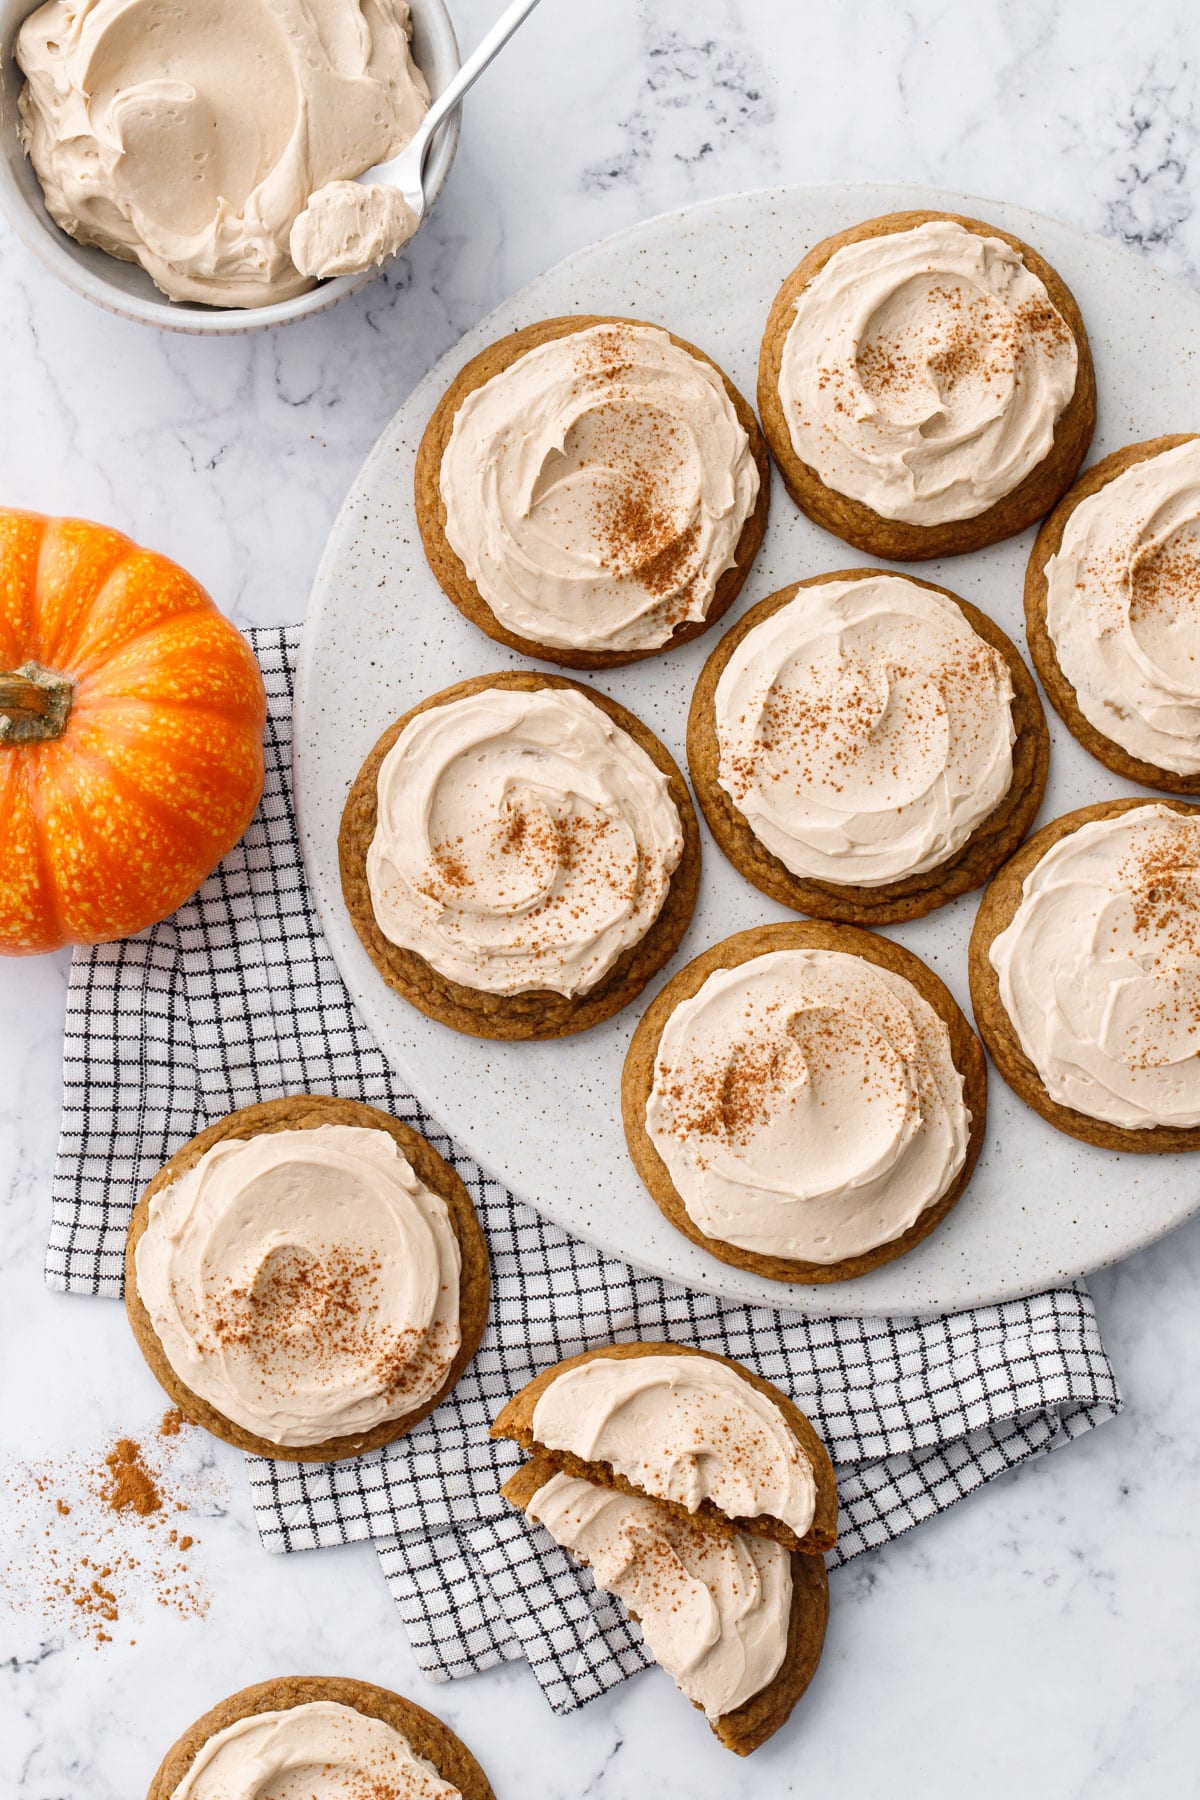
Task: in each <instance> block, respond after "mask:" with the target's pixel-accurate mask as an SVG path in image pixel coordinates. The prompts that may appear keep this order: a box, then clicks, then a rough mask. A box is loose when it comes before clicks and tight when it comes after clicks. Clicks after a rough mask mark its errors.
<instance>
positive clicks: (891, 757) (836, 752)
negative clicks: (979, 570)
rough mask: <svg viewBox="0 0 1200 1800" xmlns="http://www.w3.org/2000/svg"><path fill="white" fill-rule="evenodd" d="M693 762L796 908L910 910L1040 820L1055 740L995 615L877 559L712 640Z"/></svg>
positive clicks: (774, 890) (855, 913) (984, 873)
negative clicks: (717, 640) (883, 567)
mask: <svg viewBox="0 0 1200 1800" xmlns="http://www.w3.org/2000/svg"><path fill="white" fill-rule="evenodd" d="M687 743H688V763H689V765H690V768H691V773H692V782H693V785H694V787H695V789H696V796H697V798H698V800H699V801H700V805H701V807H702V809H703V811H704V815H705V817H706V818H707V820H708V823H709V825H710V827H711V829H712V833H713V836H714V837H715V838H716V840H717V842H718V844H719V845H720V846H721V848H722V850H723V851H724V852H725V854H726V856H728V858H729V860H730V861H731V862H732V863H733V864H734V866H735V867H736V868H737V869H739V870H740V871H741V873H742V874H743V875H745V876H746V878H747V879H748V880H749V881H752V882H753V883H754V885H755V886H756V887H758V888H761V889H762V891H763V892H764V893H765V894H769V895H770V896H771V898H772V899H773V900H778V901H780V902H781V903H782V904H783V905H784V906H792V907H795V908H796V910H797V911H798V912H806V913H813V914H815V915H816V916H817V917H818V918H827V919H841V920H845V921H847V922H850V923H854V924H864V925H866V924H886V923H889V922H892V921H894V920H897V919H913V918H917V917H919V916H920V915H921V914H922V913H927V912H929V911H931V910H932V909H933V908H934V907H936V906H942V905H944V904H945V902H946V901H948V900H952V899H954V898H955V896H956V895H958V894H962V893H965V892H966V891H967V889H969V888H972V887H977V886H979V884H980V883H981V882H984V881H986V880H987V879H988V877H989V876H990V875H992V874H994V872H995V871H996V869H998V868H999V866H1000V864H1001V863H1002V862H1003V861H1004V859H1005V857H1006V856H1008V855H1010V854H1011V852H1012V851H1013V850H1014V849H1015V848H1016V846H1017V845H1018V844H1019V843H1020V841H1021V839H1022V838H1023V837H1024V835H1025V833H1026V832H1027V831H1028V829H1029V827H1030V826H1031V825H1032V823H1033V820H1034V817H1035V815H1036V813H1037V809H1038V806H1039V805H1040V803H1041V798H1042V793H1043V791H1044V789H1045V785H1046V770H1047V765H1048V762H1049V755H1050V739H1049V734H1048V732H1047V730H1046V721H1045V718H1044V716H1043V714H1042V707H1041V702H1040V701H1039V699H1038V695H1037V689H1036V687H1035V686H1034V682H1033V678H1032V676H1031V675H1030V674H1029V671H1028V670H1027V669H1026V667H1025V665H1024V663H1023V662H1022V661H1021V658H1020V656H1019V655H1018V653H1017V650H1016V648H1015V646H1014V645H1013V644H1012V643H1010V641H1009V639H1008V638H1007V637H1006V636H1005V635H1004V633H1003V632H1002V631H1001V630H1000V629H999V627H998V626H996V625H994V624H993V623H992V621H991V620H990V619H989V618H987V617H986V615H985V614H983V613H981V612H979V611H977V610H976V608H975V607H973V606H971V605H969V604H968V603H967V602H966V601H965V600H960V599H959V598H958V597H957V596H956V595H954V594H951V593H948V592H947V590H946V589H945V588H939V587H934V586H933V585H932V584H931V583H929V582H925V581H917V580H915V579H914V578H913V577H912V576H908V575H894V574H891V573H890V572H888V571H886V570H880V569H846V570H843V571H840V572H839V573H837V574H834V575H816V576H813V577H812V578H811V579H810V580H808V581H801V582H797V583H795V584H794V585H793V586H791V587H788V588H783V589H781V590H780V592H779V593H777V594H772V595H770V596H769V597H768V598H767V599H766V600H761V601H759V603H758V605H757V606H753V607H751V608H750V611H749V612H748V613H746V614H745V616H744V617H743V618H741V619H739V620H738V622H737V624H736V625H735V626H734V627H733V629H732V630H731V631H728V632H727V633H726V634H725V636H724V637H723V638H722V639H721V641H720V643H719V644H718V645H717V646H716V648H715V650H714V651H713V652H712V654H711V656H710V657H709V659H708V661H707V663H706V664H705V665H704V669H703V671H702V673H701V676H700V680H699V682H698V683H697V686H696V692H695V694H694V696H693V699H692V706H691V712H690V714H689V718H688V735H687Z"/></svg>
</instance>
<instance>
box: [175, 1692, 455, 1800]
mask: <svg viewBox="0 0 1200 1800" xmlns="http://www.w3.org/2000/svg"><path fill="white" fill-rule="evenodd" d="M374 1795H378V1796H379V1800H391V1796H393V1795H394V1796H395V1800H462V1794H461V1791H460V1790H459V1789H458V1788H456V1787H453V1786H452V1785H451V1783H450V1782H448V1781H443V1780H442V1777H441V1776H440V1775H439V1774H438V1772H437V1770H436V1769H435V1768H434V1766H433V1764H432V1763H429V1762H426V1760H425V1758H424V1757H423V1756H418V1755H417V1753H416V1751H415V1750H414V1749H413V1747H412V1745H411V1744H410V1743H409V1742H408V1739H407V1738H405V1737H404V1736H403V1735H402V1734H401V1733H400V1732H398V1731H397V1730H396V1728H395V1727H394V1726H393V1725H389V1724H388V1723H387V1721H386V1720H384V1719H374V1718H371V1717H370V1716H369V1715H368V1714H367V1713H360V1712H356V1711H355V1710H354V1708H353V1707H352V1706H342V1705H340V1704H338V1702H336V1701H332V1700H310V1701H308V1702H307V1703H305V1704H304V1705H302V1706H290V1707H287V1708H285V1709H284V1710H282V1711H280V1712H262V1713H252V1714H250V1716H249V1717H248V1718H245V1719H235V1721H234V1723H233V1724H232V1725H227V1726H226V1727H225V1729H224V1730H223V1731H218V1732H216V1733H214V1735H213V1736H212V1737H210V1738H209V1740H208V1742H207V1743H206V1744H205V1745H203V1747H202V1748H201V1749H200V1750H199V1751H198V1752H197V1755H196V1759H195V1761H194V1762H193V1763H192V1766H191V1768H190V1769H189V1770H188V1772H187V1774H186V1775H185V1776H184V1778H183V1780H182V1781H181V1782H180V1783H179V1785H178V1787H176V1788H175V1789H174V1790H173V1792H172V1794H171V1800H368V1796H374Z"/></svg>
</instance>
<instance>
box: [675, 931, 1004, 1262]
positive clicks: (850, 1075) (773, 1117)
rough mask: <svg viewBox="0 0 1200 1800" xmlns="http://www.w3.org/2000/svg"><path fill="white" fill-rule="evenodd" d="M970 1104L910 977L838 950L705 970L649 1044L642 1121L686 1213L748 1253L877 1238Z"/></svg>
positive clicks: (913, 1212) (864, 1247) (851, 1250)
mask: <svg viewBox="0 0 1200 1800" xmlns="http://www.w3.org/2000/svg"><path fill="white" fill-rule="evenodd" d="M970 1117H971V1115H970V1113H969V1111H968V1109H967V1106H966V1103H965V1101H964V1099H963V1081H962V1076H961V1075H960V1074H959V1072H958V1070H957V1068H956V1067H955V1065H954V1059H953V1056H952V1054H951V1047H950V1033H949V1030H948V1028H947V1026H946V1024H945V1021H944V1020H943V1019H941V1018H939V1016H938V1014H937V1013H936V1012H934V1010H933V1008H932V1007H931V1006H930V1004H929V1002H928V1001H927V1000H926V999H925V998H924V997H923V996H922V995H921V994H919V993H918V992H917V990H916V988H915V987H914V986H913V984H912V983H911V981H909V980H907V979H906V978H905V977H904V976H903V975H898V974H896V973H895V971H894V970H892V969H886V968H883V967H881V966H880V965H878V964H877V963H872V962H867V961H866V960H865V958H863V957H861V956H853V955H847V954H846V953H845V952H844V951H840V950H817V949H813V950H799V949H798V950H773V951H768V952H767V953H765V954H764V955H762V956H755V957H752V958H751V959H750V960H749V961H748V962H743V963H739V964H738V965H737V966H736V967H734V968H730V969H717V970H715V971H714V972H713V973H712V974H711V975H709V976H708V977H707V978H706V979H705V981H704V983H703V984H702V986H701V987H700V989H699V990H698V992H697V993H695V994H694V995H693V996H692V997H691V999H690V1000H684V1001H681V1002H680V1004H679V1005H678V1006H677V1007H676V1008H675V1010H674V1011H673V1012H672V1013H671V1015H670V1017H669V1018H668V1020H667V1023H666V1025H665V1027H664V1029H663V1033H662V1037H661V1038H660V1040H659V1046H658V1052H657V1055H656V1056H655V1060H654V1073H653V1079H652V1082H651V1088H650V1094H649V1098H648V1100H647V1103H646V1130H647V1132H648V1133H649V1136H650V1140H651V1142H652V1143H653V1145H654V1148H655V1149H656V1150H657V1152H658V1154H659V1156H660V1157H661V1158H662V1160H663V1163H664V1164H665V1165H666V1169H667V1172H668V1174H669V1175H670V1177H671V1181H672V1183H673V1184H674V1187H675V1190H676V1192H677V1193H678V1195H679V1198H680V1200H681V1201H682V1203H683V1206H684V1208H685V1209H686V1211H687V1213H688V1216H689V1217H690V1218H691V1219H692V1220H693V1221H694V1222H695V1223H696V1224H697V1225H698V1226H699V1227H700V1229H701V1230H702V1231H703V1232H704V1233H705V1234H706V1235H707V1236H709V1237H713V1238H719V1239H720V1240H721V1241H722V1242H724V1243H727V1244H734V1245H737V1246H738V1247H739V1248H741V1249H743V1250H752V1251H755V1252H757V1253H758V1254H759V1255H763V1256H778V1257H785V1258H787V1259H789V1260H791V1261H798V1262H811V1263H835V1262H841V1261H842V1260H843V1259H844V1258H846V1257H852V1256H862V1255H864V1254H865V1253H866V1252H867V1251H869V1250H874V1249H876V1248H878V1246H880V1245H881V1244H890V1243H892V1242H894V1241H895V1239H896V1238H898V1237H902V1236H903V1235H904V1233H905V1232H906V1231H907V1230H908V1229H909V1228H910V1226H912V1225H915V1224H916V1222H917V1220H918V1219H919V1218H920V1216H921V1214H922V1213H923V1212H924V1211H925V1210H926V1209H927V1208H928V1207H930V1206H933V1205H934V1204H935V1203H936V1202H937V1201H938V1200H940V1199H941V1197H942V1195H943V1194H944V1193H945V1192H946V1190H947V1189H948V1188H949V1187H950V1185H951V1183H952V1182H953V1181H954V1179H955V1177H956V1176H957V1174H958V1172H959V1170H960V1169H961V1168H962V1166H963V1163H964V1162H965V1160H966V1155H967V1144H968V1137H969V1126H970Z"/></svg>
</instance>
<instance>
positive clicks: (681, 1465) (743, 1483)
mask: <svg viewBox="0 0 1200 1800" xmlns="http://www.w3.org/2000/svg"><path fill="white" fill-rule="evenodd" d="M493 1435H494V1436H502V1437H511V1438H515V1439H516V1441H517V1442H518V1443H519V1444H521V1446H522V1448H524V1449H525V1450H527V1451H529V1452H530V1453H531V1454H530V1460H529V1461H528V1462H526V1463H525V1464H524V1465H523V1466H522V1467H521V1468H520V1469H518V1471H517V1472H516V1474H515V1475H513V1476H511V1477H510V1479H509V1480H508V1481H507V1482H506V1483H505V1485H504V1487H503V1488H502V1490H501V1492H502V1493H503V1495H504V1497H505V1499H506V1500H508V1501H509V1502H510V1504H511V1505H513V1506H515V1507H518V1508H519V1509H520V1510H521V1511H522V1512H524V1513H525V1515H526V1517H527V1518H529V1519H530V1520H532V1521H534V1522H535V1523H537V1524H540V1525H542V1526H543V1527H544V1528H545V1529H546V1530H547V1531H548V1532H549V1533H550V1535H551V1536H552V1537H553V1538H554V1540H555V1541H556V1542H557V1543H558V1544H560V1545H561V1546H562V1547H563V1548H564V1549H565V1550H566V1551H567V1552H568V1554H569V1555H571V1556H572V1557H573V1558H574V1559H575V1560H576V1561H577V1562H580V1563H582V1564H584V1565H585V1566H586V1567H588V1568H589V1569H590V1570H591V1572H592V1575H593V1577H594V1579H595V1581H596V1584H597V1586H598V1587H600V1588H602V1589H604V1590H605V1591H606V1592H608V1593H611V1594H613V1595H614V1596H615V1597H616V1598H617V1599H619V1600H620V1601H621V1602H622V1603H623V1604H624V1606H625V1607H626V1609H627V1610H628V1612H629V1613H630V1616H631V1617H632V1618H633V1619H635V1620H636V1621H637V1622H638V1624H639V1625H640V1626H641V1629H642V1633H643V1636H644V1638H645V1641H646V1646H647V1648H648V1650H649V1651H650V1653H651V1655H652V1656H654V1658H655V1660H656V1661H657V1662H658V1663H660V1665H661V1666H662V1667H663V1668H664V1669H665V1670H666V1671H667V1673H668V1674H670V1675H671V1676H672V1678H673V1679H674V1680H675V1682H676V1683H677V1685H678V1686H679V1687H680V1688H681V1689H682V1691H683V1692H684V1693H685V1694H686V1695H687V1697H688V1698H689V1699H690V1700H691V1701H692V1703H693V1705H695V1706H696V1707H698V1708H699V1709H700V1710H701V1711H702V1712H703V1713H704V1714H705V1716H706V1718H707V1719H708V1722H709V1724H710V1726H711V1728H712V1730H713V1731H714V1732H715V1733H716V1735H717V1737H718V1738H719V1739H720V1740H721V1742H722V1743H723V1744H725V1745H726V1747H727V1748H728V1749H731V1750H733V1751H736V1752H737V1754H738V1755H741V1756H745V1755H748V1754H749V1753H750V1751H752V1750H754V1749H756V1748H757V1747H758V1746H759V1745H760V1744H761V1743H763V1742H765V1740H766V1739H767V1738H768V1737H770V1736H771V1735H772V1733H773V1732H775V1731H777V1730H778V1729H779V1727H780V1726H781V1725H782V1724H783V1723H784V1721H785V1720H786V1719H787V1717H788V1715H789V1714H790V1713H791V1710H792V1708H793V1706H794V1705H795V1704H796V1701H797V1700H798V1699H799V1698H800V1696H801V1694H802V1693H803V1692H804V1690H805V1688H807V1686H808V1684H809V1682H810V1681H811V1679H812V1677H813V1674H814V1673H815V1671H816V1667H817V1664H818V1662H819V1660H820V1656H821V1648H822V1644H823V1642H824V1637H825V1626H826V1621H827V1618H828V1613H829V1589H828V1582H827V1579H826V1574H825V1565H824V1562H823V1560H822V1556H821V1552H822V1551H823V1550H825V1549H828V1548H830V1547H831V1546H832V1545H833V1543H834V1541H835V1538H836V1531H837V1492H836V1487H835V1483H834V1476H833V1468H832V1465H831V1464H830V1462H829V1458H828V1455H827V1453H826V1451H825V1448H824V1446H823V1444H822V1443H821V1441H820V1439H819V1437H818V1436H817V1434H816V1432H815V1431H814V1430H813V1428H812V1426H811V1425H810V1424H809V1422H808V1420H807V1419H806V1418H805V1417H804V1415H803V1413H801V1412H800V1411H799V1409H798V1408H797V1407H796V1406H795V1405H794V1403H793V1402H792V1401H791V1400H789V1399H788V1397H787V1396H786V1395H785V1394H782V1393H780V1391H779V1390H778V1389H777V1388H775V1387H773V1386H772V1385H771V1384H770V1383H769V1382H766V1381H764V1380H762V1378H761V1377H760V1376H757V1375H755V1374H754V1373H753V1372H752V1371H751V1370H749V1369H746V1368H744V1367H743V1366H742V1365H741V1364H740V1363H736V1362H733V1361H731V1360H729V1359H728V1358H725V1357H721V1356H717V1355H714V1354H713V1353H711V1352H708V1351H701V1350H696V1349H694V1348H692V1347H690V1346H685V1345H677V1344H651V1343H637V1344H613V1345H607V1346H604V1347H602V1348H599V1349H596V1350H591V1351H588V1352H586V1353H585V1354H584V1355H583V1356H577V1357H572V1358H570V1359H569V1360H567V1361H566V1362H562V1363H558V1364H556V1365H555V1367H553V1368H551V1369H547V1370H544V1371H543V1372H542V1374H541V1375H539V1376H538V1377H537V1378H536V1379H535V1380H534V1381H532V1382H530V1383H529V1385H528V1386H527V1387H525V1388H524V1389H522V1391H521V1392H520V1393H519V1394H517V1395H516V1396H515V1397H514V1399H512V1400H510V1401H509V1403H508V1405H507V1406H506V1407H505V1408H504V1410H503V1411H502V1412H501V1414H500V1416H499V1418H498V1419H497V1421H496V1423H495V1425H494V1426H493Z"/></svg>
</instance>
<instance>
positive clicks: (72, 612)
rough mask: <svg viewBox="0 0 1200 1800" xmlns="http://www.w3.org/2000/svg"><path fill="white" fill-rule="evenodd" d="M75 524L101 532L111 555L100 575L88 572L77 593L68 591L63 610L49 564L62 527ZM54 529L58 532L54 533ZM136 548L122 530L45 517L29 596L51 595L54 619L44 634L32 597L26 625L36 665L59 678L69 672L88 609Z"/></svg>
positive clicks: (63, 533)
mask: <svg viewBox="0 0 1200 1800" xmlns="http://www.w3.org/2000/svg"><path fill="white" fill-rule="evenodd" d="M79 524H85V525H88V526H89V527H90V529H91V530H93V531H99V532H101V533H103V535H104V537H105V538H106V539H108V540H114V541H110V542H109V543H108V544H107V548H108V549H109V550H111V551H112V552H113V555H112V560H111V561H109V562H107V563H105V564H103V567H102V572H101V573H99V574H96V572H95V570H88V572H87V574H88V579H87V581H86V582H85V583H83V584H82V585H81V586H80V587H79V588H78V590H77V591H74V592H72V594H71V596H70V603H69V605H68V606H67V607H66V608H65V609H64V608H63V607H61V606H60V605H59V600H60V588H61V586H62V583H61V581H60V580H59V579H58V578H57V576H55V578H54V579H51V574H52V571H51V567H50V564H51V562H52V560H53V558H54V555H55V553H56V552H57V551H59V550H60V546H61V545H62V543H63V540H64V538H66V536H67V533H66V531H65V530H64V529H63V528H64V527H66V526H77V525H79ZM55 527H58V529H57V530H55V529H54V528H55ZM136 549H137V545H136V544H135V543H134V542H133V540H132V538H129V537H126V535H125V533H124V532H123V531H117V530H116V529H115V528H114V527H113V526H111V525H91V524H90V521H86V520H76V519H51V518H48V519H46V520H45V521H44V526H43V530H42V541H41V543H40V544H39V545H38V554H37V562H36V564H35V567H34V576H33V594H34V596H36V595H37V594H39V593H47V592H48V593H51V594H52V595H53V596H54V601H55V609H54V611H55V616H54V618H53V621H52V625H53V630H52V632H51V633H50V634H49V635H47V633H46V621H45V619H44V618H43V616H42V612H41V611H39V609H38V607H37V604H36V598H35V600H34V605H33V609H32V613H33V616H32V618H31V620H30V625H31V630H32V637H33V650H32V654H33V658H34V660H35V661H36V662H40V663H41V664H42V665H43V666H44V667H45V668H48V669H54V670H55V671H56V672H57V673H59V674H62V675H68V674H72V673H73V671H72V667H71V665H72V664H73V662H74V660H75V656H76V653H77V651H78V648H79V643H80V639H81V638H82V636H83V632H84V629H85V627H86V624H87V618H88V614H89V612H90V610H91V608H92V607H94V606H95V604H96V601H97V600H98V598H99V596H100V595H101V594H102V593H103V591H104V588H105V586H106V584H107V583H108V582H109V581H110V580H111V579H112V576H113V575H114V574H115V573H116V571H117V570H118V569H119V568H120V567H121V566H122V564H123V563H126V562H128V561H129V558H130V556H131V555H132V554H133V552H134V551H135V550H136ZM73 574H74V576H75V580H76V581H77V580H78V575H77V573H75V572H74V571H73ZM43 610H47V609H43Z"/></svg>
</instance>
